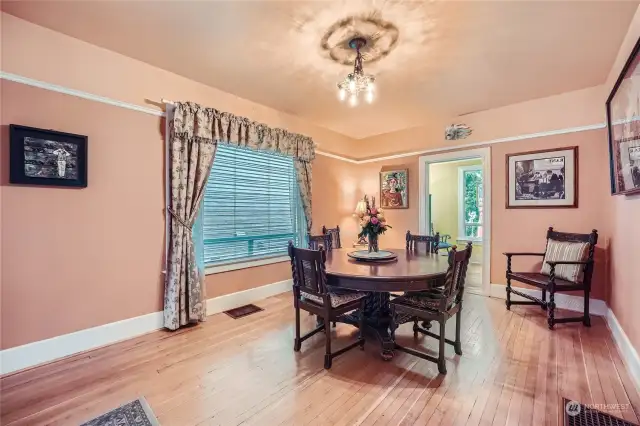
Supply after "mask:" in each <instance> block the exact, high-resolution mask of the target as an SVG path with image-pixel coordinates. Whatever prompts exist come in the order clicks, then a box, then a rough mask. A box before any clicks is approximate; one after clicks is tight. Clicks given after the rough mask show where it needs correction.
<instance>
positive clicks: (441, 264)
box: [325, 248, 448, 292]
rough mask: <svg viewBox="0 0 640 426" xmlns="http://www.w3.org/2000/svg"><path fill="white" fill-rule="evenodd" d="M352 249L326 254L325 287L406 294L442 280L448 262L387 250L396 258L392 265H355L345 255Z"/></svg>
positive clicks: (364, 263)
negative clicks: (326, 284) (326, 281)
mask: <svg viewBox="0 0 640 426" xmlns="http://www.w3.org/2000/svg"><path fill="white" fill-rule="evenodd" d="M352 251H354V249H346V248H343V249H333V250H331V251H328V252H327V262H326V264H325V266H326V273H327V280H328V281H329V282H328V284H329V285H332V286H335V287H344V288H348V289H352V290H366V291H381V292H388V291H409V290H414V291H415V290H426V289H428V288H431V287H433V285H434V283H435V282H438V281H442V280H444V276H445V274H446V272H447V267H448V262H447V257H446V256H441V255H437V254H428V253H424V252H421V253H416V252H412V251H407V250H404V249H398V250H396V249H390V250H389V251H392V252H394V253H396V254H397V255H398V258H397V260H395V261H392V262H380V263H376V262H372V263H366V262H359V261H356V260H354V259H352V258H350V257H349V256H348V255H347V253H349V252H352Z"/></svg>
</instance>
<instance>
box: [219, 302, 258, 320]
mask: <svg viewBox="0 0 640 426" xmlns="http://www.w3.org/2000/svg"><path fill="white" fill-rule="evenodd" d="M262 310H263V309H262V308H260V307H258V306H256V305H244V306H240V307H239V308H235V309H229V310H228V311H224V313H225V314H227V315H229V316H230V317H231V318H233V319H238V318H242V317H246V316H247V315H251V314H255V313H256V312H260V311H262Z"/></svg>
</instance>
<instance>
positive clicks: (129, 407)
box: [81, 398, 160, 426]
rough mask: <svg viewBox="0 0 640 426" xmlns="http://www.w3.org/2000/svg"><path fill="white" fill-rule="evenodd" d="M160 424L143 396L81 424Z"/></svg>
mask: <svg viewBox="0 0 640 426" xmlns="http://www.w3.org/2000/svg"><path fill="white" fill-rule="evenodd" d="M113 425H118V426H160V423H158V419H156V416H155V415H154V414H153V411H151V407H149V404H147V400H146V399H144V398H140V399H136V400H135V401H131V402H127V403H126V404H124V405H121V406H120V407H118V408H115V409H113V410H111V411H109V412H107V413H104V414H103V415H101V416H98V417H96V418H95V419H93V420H89V421H88V422H86V423H83V424H82V425H81V426H113Z"/></svg>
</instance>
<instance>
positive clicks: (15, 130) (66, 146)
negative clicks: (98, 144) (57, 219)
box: [9, 124, 87, 188]
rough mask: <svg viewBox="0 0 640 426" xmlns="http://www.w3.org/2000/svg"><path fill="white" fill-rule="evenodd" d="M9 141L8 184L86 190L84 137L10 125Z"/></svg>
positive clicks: (85, 146) (85, 140)
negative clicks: (69, 187)
mask: <svg viewBox="0 0 640 426" xmlns="http://www.w3.org/2000/svg"><path fill="white" fill-rule="evenodd" d="M9 139H10V147H9V151H10V155H9V157H10V163H9V182H10V183H18V184H27V185H50V186H72V187H80V188H86V186H87V137H86V136H82V135H74V134H71V133H62V132H56V131H54V130H45V129H37V128H34V127H26V126H18V125H15V124H11V125H10V126H9Z"/></svg>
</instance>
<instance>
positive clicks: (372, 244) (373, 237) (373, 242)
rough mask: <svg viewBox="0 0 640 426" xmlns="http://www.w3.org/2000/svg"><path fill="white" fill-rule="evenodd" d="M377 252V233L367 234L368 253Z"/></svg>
mask: <svg viewBox="0 0 640 426" xmlns="http://www.w3.org/2000/svg"><path fill="white" fill-rule="evenodd" d="M372 251H373V252H376V253H377V252H378V234H370V235H369V253H371V252H372Z"/></svg>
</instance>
